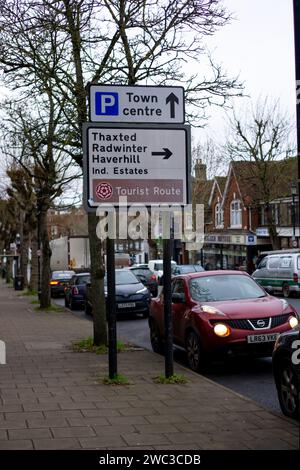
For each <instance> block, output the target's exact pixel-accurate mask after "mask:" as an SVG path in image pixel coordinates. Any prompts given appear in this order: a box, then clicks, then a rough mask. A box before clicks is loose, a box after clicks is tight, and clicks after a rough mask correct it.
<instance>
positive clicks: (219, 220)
mask: <svg viewBox="0 0 300 470" xmlns="http://www.w3.org/2000/svg"><path fill="white" fill-rule="evenodd" d="M222 226H223V211H222V207H221V204H220V203H219V202H218V203H217V204H216V206H215V227H222Z"/></svg>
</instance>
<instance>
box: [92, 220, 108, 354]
mask: <svg viewBox="0 0 300 470" xmlns="http://www.w3.org/2000/svg"><path fill="white" fill-rule="evenodd" d="M97 223H98V217H97V216H96V214H94V213H89V214H88V227H89V241H90V255H91V300H92V310H93V323H94V344H95V345H96V346H100V345H103V344H105V345H106V344H107V325H106V304H105V295H104V275H105V266H104V265H103V257H102V254H103V250H102V241H101V240H100V239H99V238H98V237H97V234H96V227H97Z"/></svg>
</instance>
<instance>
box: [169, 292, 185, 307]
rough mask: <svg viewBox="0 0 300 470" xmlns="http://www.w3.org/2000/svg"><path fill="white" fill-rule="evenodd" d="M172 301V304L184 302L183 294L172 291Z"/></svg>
mask: <svg viewBox="0 0 300 470" xmlns="http://www.w3.org/2000/svg"><path fill="white" fill-rule="evenodd" d="M172 303H173V304H184V303H185V295H184V294H182V293H179V292H174V293H173V294H172Z"/></svg>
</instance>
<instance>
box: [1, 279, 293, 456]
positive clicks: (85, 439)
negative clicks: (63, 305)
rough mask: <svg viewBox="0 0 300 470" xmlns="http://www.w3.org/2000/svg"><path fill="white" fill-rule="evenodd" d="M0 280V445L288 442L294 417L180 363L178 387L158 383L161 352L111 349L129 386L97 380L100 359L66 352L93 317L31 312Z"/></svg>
mask: <svg viewBox="0 0 300 470" xmlns="http://www.w3.org/2000/svg"><path fill="white" fill-rule="evenodd" d="M34 307H35V306H34V305H31V304H30V299H29V298H27V297H22V296H21V295H20V293H19V292H17V291H14V290H13V289H12V288H9V287H7V286H6V285H5V284H3V283H2V284H1V285H0V339H1V340H4V341H5V342H6V347H7V364H6V365H0V450H1V449H139V448H140V449H149V450H151V449H152V450H154V449H162V450H167V449H174V450H175V449H180V450H191V449H192V450H198V449H200V450H201V449H295V448H297V442H298V427H297V426H296V424H295V423H293V422H291V421H289V420H287V419H285V418H284V417H281V416H279V415H278V416H277V415H276V414H274V413H271V412H268V411H266V410H264V409H263V408H262V407H261V406H259V405H257V404H256V403H254V402H253V401H251V400H249V399H247V398H244V397H242V396H240V395H237V394H236V393H234V392H232V391H230V390H228V389H226V388H224V387H222V386H220V385H218V384H216V383H214V382H211V381H210V380H208V379H206V378H204V377H202V376H200V375H198V374H194V373H192V372H190V371H188V370H187V369H185V368H183V367H182V366H180V365H175V371H176V372H177V373H181V374H185V376H186V377H187V378H188V383H187V384H185V385H160V384H155V383H154V382H153V377H155V376H156V375H158V374H160V373H162V372H163V371H164V359H163V358H162V357H160V356H158V355H156V354H153V353H151V352H149V351H144V350H137V351H127V352H122V353H120V354H119V355H118V361H119V373H121V374H123V375H125V376H126V377H127V378H128V379H129V380H130V381H131V382H132V384H131V385H128V386H108V385H103V384H102V383H101V381H100V383H99V381H98V379H99V378H101V377H102V378H103V377H105V376H107V373H108V366H107V357H106V356H98V355H95V354H92V353H74V352H72V351H71V350H70V349H69V345H70V342H71V341H72V340H76V339H80V338H84V337H87V336H89V335H91V334H92V323H91V322H88V321H85V320H84V319H80V318H77V317H76V316H74V315H73V314H72V313H70V312H68V311H65V312H63V313H53V312H51V313H40V312H36V311H35V309H34Z"/></svg>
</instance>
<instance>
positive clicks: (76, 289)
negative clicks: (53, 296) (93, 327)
mask: <svg viewBox="0 0 300 470" xmlns="http://www.w3.org/2000/svg"><path fill="white" fill-rule="evenodd" d="M90 280H91V276H90V273H80V274H75V276H73V277H72V278H71V281H70V283H69V284H68V285H67V286H66V287H65V306H66V307H70V308H71V309H72V310H75V309H76V308H78V307H84V302H85V295H86V286H87V284H88V283H89V282H90Z"/></svg>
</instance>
